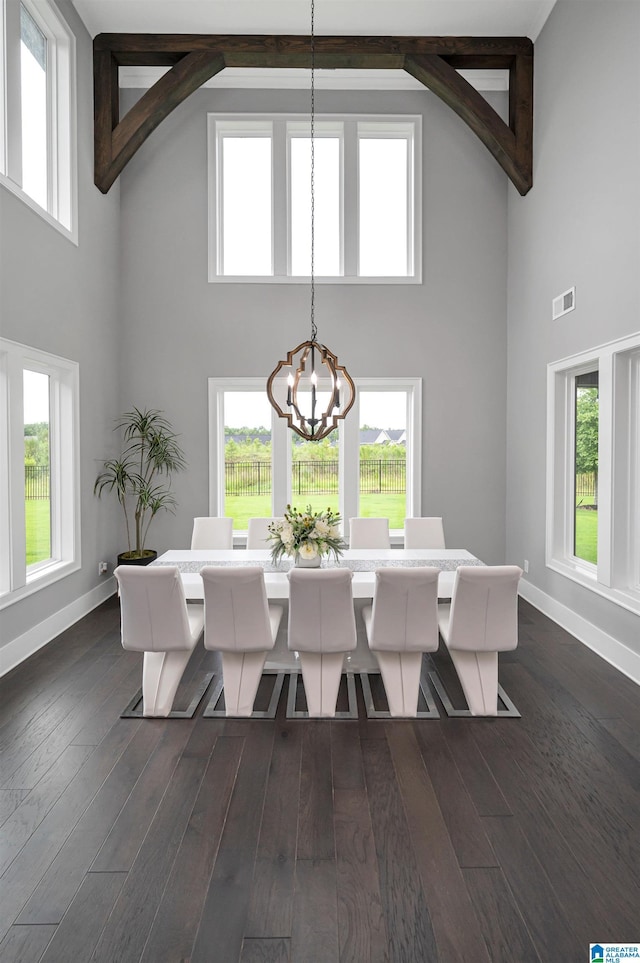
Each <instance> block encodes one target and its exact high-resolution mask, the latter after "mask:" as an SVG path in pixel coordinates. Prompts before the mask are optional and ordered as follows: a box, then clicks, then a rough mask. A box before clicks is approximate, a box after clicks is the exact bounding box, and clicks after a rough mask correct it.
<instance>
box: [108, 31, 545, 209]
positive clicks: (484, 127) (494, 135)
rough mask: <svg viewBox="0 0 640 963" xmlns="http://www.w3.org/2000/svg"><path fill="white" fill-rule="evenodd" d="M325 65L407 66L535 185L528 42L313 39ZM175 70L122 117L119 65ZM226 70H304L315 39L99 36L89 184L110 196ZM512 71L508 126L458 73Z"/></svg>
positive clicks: (523, 184)
mask: <svg viewBox="0 0 640 963" xmlns="http://www.w3.org/2000/svg"><path fill="white" fill-rule="evenodd" d="M314 47H315V66H316V68H317V69H318V70H322V69H355V70H357V69H373V70H375V69H396V70H406V71H407V72H408V73H410V74H411V75H412V76H413V77H415V78H416V79H417V80H419V81H420V82H421V83H423V84H425V86H427V87H428V88H429V89H430V90H432V91H433V93H435V94H436V95H437V96H438V97H440V98H441V99H442V100H443V101H444V102H445V103H446V104H447V105H448V106H449V107H451V109H452V110H454V111H455V112H456V113H457V114H458V116H459V117H461V118H462V120H464V122H465V123H466V124H468V126H469V127H470V128H471V129H472V130H473V131H474V133H475V134H477V136H478V137H479V138H480V139H481V140H482V142H483V143H484V144H485V146H486V147H487V148H488V149H489V151H491V153H492V154H493V156H494V157H495V158H496V160H497V161H498V163H499V164H500V165H501V167H502V168H503V170H505V171H506V173H507V175H508V176H509V178H510V179H511V180H512V182H513V183H514V185H515V186H516V188H517V189H518V191H519V192H520V193H521V194H526V193H527V191H528V190H529V189H530V187H531V185H532V170H533V138H532V132H533V44H532V43H531V41H530V40H528V39H527V38H525V37H326V36H321V37H315V38H314ZM121 66H166V67H170V68H171V69H170V70H169V71H168V72H167V73H166V74H164V76H163V77H161V78H160V80H158V81H157V82H156V83H155V84H154V85H153V86H152V87H150V88H149V90H147V91H146V92H145V94H144V95H143V96H142V97H141V98H140V100H139V101H138V102H137V103H136V104H135V105H134V106H133V107H132V108H131V110H130V111H129V112H128V114H127V115H126V117H124V118H123V119H122V120H121V119H120V116H119V89H118V69H119V67H121ZM224 67H272V68H283V67H285V68H296V67H297V68H307V69H308V68H310V67H311V38H310V37H304V36H264V35H262V36H241V35H236V34H230V35H227V34H225V35H204V34H203V35H200V34H99V35H98V36H97V37H96V38H95V40H94V100H95V103H94V110H95V115H94V116H95V132H94V136H95V183H96V186H97V187H98V188H99V189H100V190H101V191H102V192H103V193H105V194H106V193H107V191H108V190H109V188H110V187H111V185H112V184H113V182H114V181H115V179H116V178H117V177H118V175H119V174H120V173H121V172H122V170H123V169H124V167H125V166H126V164H127V163H128V162H129V160H130V159H131V158H132V157H133V155H134V154H135V152H136V151H137V150H138V148H139V147H140V146H141V145H142V144H143V143H144V141H145V140H146V139H147V137H148V136H149V134H151V133H152V131H153V130H155V128H156V127H157V126H158V124H160V123H161V122H162V121H163V120H164V118H165V117H166V116H167V115H168V114H169V113H170V112H171V111H172V110H173V109H174V108H175V107H177V106H178V104H180V103H182V101H183V100H185V99H186V98H187V97H188V96H189V94H191V93H192V92H193V91H194V90H197V89H198V87H200V86H201V85H202V84H203V83H205V82H206V81H207V80H209V79H210V78H211V77H213V76H214V75H215V74H216V73H218V72H219V71H221V70H222V69H223V68H224ZM459 69H469V70H479V69H486V70H496V69H508V70H509V123H508V124H505V122H504V121H503V120H502V119H501V118H500V116H499V115H498V114H497V113H496V111H494V110H493V108H492V107H491V106H490V105H489V104H488V103H487V101H486V100H485V99H484V98H483V97H482V96H481V95H480V94H478V92H477V91H476V90H475V89H474V88H473V87H472V86H471V85H470V84H469V83H467V81H466V80H464V79H463V78H462V77H461V76H460V74H459V73H458V72H457V71H458V70H459Z"/></svg>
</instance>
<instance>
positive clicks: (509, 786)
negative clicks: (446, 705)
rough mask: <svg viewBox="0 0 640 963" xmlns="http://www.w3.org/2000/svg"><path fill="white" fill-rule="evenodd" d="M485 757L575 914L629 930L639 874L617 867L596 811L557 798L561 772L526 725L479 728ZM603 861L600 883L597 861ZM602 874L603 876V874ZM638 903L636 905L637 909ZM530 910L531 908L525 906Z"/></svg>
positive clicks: (603, 926) (638, 899) (610, 928)
mask: <svg viewBox="0 0 640 963" xmlns="http://www.w3.org/2000/svg"><path fill="white" fill-rule="evenodd" d="M474 738H475V740H476V741H477V742H478V744H479V746H480V748H481V750H482V753H483V755H484V758H485V759H486V760H487V763H488V765H489V766H490V768H491V770H492V772H493V773H494V775H495V777H496V779H497V780H498V781H499V782H500V785H501V786H502V788H503V791H504V793H505V795H506V796H507V798H508V799H509V802H510V805H511V806H512V809H513V812H514V814H516V815H517V818H518V825H519V826H520V828H521V830H522V832H523V833H524V834H525V836H526V838H527V841H528V843H529V846H530V847H531V848H532V849H534V850H535V852H536V855H537V856H538V858H539V859H540V860H541V861H542V862H543V865H544V868H545V872H546V874H547V876H548V877H549V879H550V880H551V884H552V886H553V888H554V891H555V893H556V894H557V898H558V900H559V901H560V902H561V903H562V905H563V907H564V910H565V913H566V914H567V915H569V916H570V917H571V918H572V919H577V920H578V921H582V922H581V923H580V925H584V923H585V920H590V921H591V924H592V925H593V926H594V927H595V928H596V929H597V931H598V932H601V933H610V934H612V938H613V939H617V937H615V936H613V933H616V932H627V923H628V920H629V919H630V918H633V916H634V915H635V910H636V909H637V906H638V905H639V904H640V889H639V888H638V884H637V879H636V880H632V879H629V878H627V877H626V876H625V875H624V873H622V874H620V873H616V872H615V871H614V869H613V864H614V862H615V857H613V856H612V853H611V852H610V848H609V846H608V845H607V844H606V843H603V841H602V839H601V835H600V831H599V824H598V819H597V817H596V818H595V819H585V818H584V817H583V816H582V815H581V813H580V811H579V808H578V807H577V806H576V805H575V803H574V800H572V798H571V796H570V794H569V795H567V794H562V795H561V796H560V797H557V798H554V790H555V784H556V782H557V777H556V775H555V773H550V772H549V771H548V764H547V759H546V756H545V755H544V754H543V753H541V752H540V751H539V750H538V748H537V746H536V745H535V744H534V743H533V742H532V741H531V739H530V737H529V736H528V734H527V733H526V731H525V728H524V727H523V726H520V725H518V726H510V725H508V724H507V721H506V720H505V724H503V725H501V726H484V727H481V728H479V729H478V730H477V731H476V732H475V734H474ZM594 865H598V867H599V870H598V879H599V878H606V879H607V880H608V883H607V886H606V887H603V886H600V885H598V882H597V879H596V878H594V874H593V866H594ZM600 874H602V877H600ZM634 907H635V909H634ZM521 912H522V913H523V915H524V916H525V918H526V916H527V911H526V908H524V907H521Z"/></svg>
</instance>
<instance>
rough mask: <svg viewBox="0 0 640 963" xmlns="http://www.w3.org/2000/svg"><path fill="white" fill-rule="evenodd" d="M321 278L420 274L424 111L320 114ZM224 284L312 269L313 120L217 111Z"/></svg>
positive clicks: (212, 166)
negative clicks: (387, 115) (388, 114)
mask: <svg viewBox="0 0 640 963" xmlns="http://www.w3.org/2000/svg"><path fill="white" fill-rule="evenodd" d="M313 155H314V165H313V166H314V199H315V205H314V274H315V276H316V277H317V278H318V280H320V281H321V280H322V279H323V278H324V279H329V278H331V280H332V281H335V280H337V279H339V280H340V281H348V282H358V281H361V280H364V279H366V280H367V281H369V282H372V281H383V280H384V281H385V282H387V283H392V282H394V281H395V282H403V283H407V282H409V281H412V282H415V281H419V280H420V266H421V257H420V179H419V178H418V177H417V176H416V171H419V170H420V169H421V168H420V118H418V117H406V118H398V117H394V118H384V117H376V118H371V117H367V118H355V117H342V116H333V115H329V116H328V115H323V116H321V117H318V118H317V119H316V121H315V126H314V152H313ZM209 246H210V258H209V262H210V270H209V279H210V280H212V281H224V280H228V281H233V280H238V279H243V280H245V281H246V280H249V281H250V280H255V281H263V282H264V281H287V280H304V279H306V278H308V276H309V275H310V273H311V136H310V121H309V119H308V118H306V117H305V118H301V117H298V116H292V115H289V116H284V115H283V116H280V115H277V116H270V117H268V118H265V117H261V116H242V117H238V116H227V115H216V114H210V115H209Z"/></svg>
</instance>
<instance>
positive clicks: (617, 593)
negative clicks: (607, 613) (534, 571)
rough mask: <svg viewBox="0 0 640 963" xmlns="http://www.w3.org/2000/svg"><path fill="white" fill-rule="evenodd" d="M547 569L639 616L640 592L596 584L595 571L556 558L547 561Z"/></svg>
mask: <svg viewBox="0 0 640 963" xmlns="http://www.w3.org/2000/svg"><path fill="white" fill-rule="evenodd" d="M547 568H549V569H551V570H552V571H553V572H557V573H558V574H559V575H564V577H565V578H570V579H571V580H572V581H573V582H577V583H578V584H579V585H582V586H583V587H584V588H588V589H590V590H591V591H592V592H595V593H596V595H600V596H602V598H605V599H607V600H608V601H609V602H613V603H614V604H615V605H619V606H620V607H621V608H623V609H627V610H628V611H629V612H633V613H634V614H635V615H640V592H637V591H635V590H634V589H633V588H631V587H625V588H615V587H613V586H610V585H603V584H602V583H601V582H598V578H597V574H596V573H595V571H594V572H593V573H592V572H590V571H588V570H587V569H583V568H580V567H579V566H577V565H575V564H572V563H571V562H569V561H568V560H567V561H565V560H562V559H557V558H553V559H550V560H547Z"/></svg>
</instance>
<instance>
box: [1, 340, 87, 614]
mask: <svg viewBox="0 0 640 963" xmlns="http://www.w3.org/2000/svg"><path fill="white" fill-rule="evenodd" d="M77 423H78V366H77V364H76V363H75V362H72V361H67V360H65V359H64V358H57V357H55V356H54V355H49V354H46V353H45V352H42V351H37V350H35V349H32V348H28V347H27V346H26V345H21V344H17V343H16V342H14V341H6V340H4V339H0V446H1V448H2V457H1V458H0V464H1V465H2V468H1V471H0V539H1V540H2V545H3V551H2V553H1V562H0V607H1V606H3V605H7V604H10V603H11V602H13V601H14V600H16V599H18V598H22V597H23V596H25V595H28V594H29V593H30V592H32V591H34V590H36V589H37V588H40V587H41V586H43V585H48V584H50V583H51V582H53V581H55V580H57V579H59V578H62V577H63V576H65V575H68V574H69V573H70V572H72V571H74V570H75V569H77V568H79V565H80V537H79V536H80V514H79V512H80V509H79V505H80V498H79V489H78V471H79V462H78V424H77ZM5 546H6V550H5Z"/></svg>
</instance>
